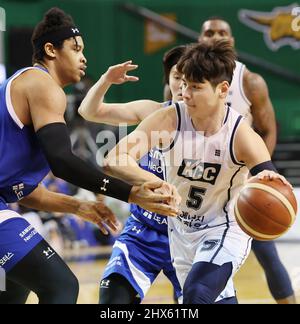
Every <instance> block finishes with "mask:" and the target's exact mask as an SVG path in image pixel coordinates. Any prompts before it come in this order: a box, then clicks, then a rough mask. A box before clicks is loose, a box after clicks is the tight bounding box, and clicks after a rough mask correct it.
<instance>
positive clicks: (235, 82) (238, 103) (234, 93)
mask: <svg viewBox="0 0 300 324" xmlns="http://www.w3.org/2000/svg"><path fill="white" fill-rule="evenodd" d="M245 68H246V67H245V65H244V64H242V63H241V62H238V61H236V68H235V70H234V73H233V79H232V82H231V85H230V88H229V93H228V96H227V104H228V106H229V107H231V108H232V109H234V110H235V111H237V112H238V113H239V114H241V115H242V116H243V117H244V118H245V120H246V121H247V122H248V123H249V125H250V126H251V125H252V123H253V117H252V115H251V102H250V101H249V100H248V99H247V97H246V95H245V92H244V88H243V78H244V72H245Z"/></svg>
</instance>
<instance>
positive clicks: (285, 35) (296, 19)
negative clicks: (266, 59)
mask: <svg viewBox="0 0 300 324" xmlns="http://www.w3.org/2000/svg"><path fill="white" fill-rule="evenodd" d="M239 19H240V21H241V22H242V23H243V24H245V25H247V26H248V27H250V28H252V29H255V30H257V31H260V32H263V34H264V40H265V43H266V44H267V46H268V47H269V48H270V49H271V50H272V51H277V50H278V49H279V48H280V47H282V46H286V45H289V46H291V47H292V48H293V49H300V5H298V4H292V5H290V6H287V7H276V8H274V9H273V10H272V11H271V12H260V11H254V10H247V9H242V10H240V11H239Z"/></svg>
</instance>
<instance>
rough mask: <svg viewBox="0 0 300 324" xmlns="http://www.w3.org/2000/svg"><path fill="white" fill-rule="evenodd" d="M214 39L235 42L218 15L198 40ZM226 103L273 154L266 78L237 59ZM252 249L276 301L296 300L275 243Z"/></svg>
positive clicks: (255, 243) (271, 112)
mask: <svg viewBox="0 0 300 324" xmlns="http://www.w3.org/2000/svg"><path fill="white" fill-rule="evenodd" d="M211 39H227V40H229V41H230V42H231V44H232V46H234V43H235V41H234V37H233V36H232V31H231V27H230V25H229V24H228V22H226V21H225V20H223V19H221V18H218V17H213V18H210V19H209V20H207V21H205V22H204V23H203V25H202V28H201V33H200V36H199V41H210V40H211ZM227 103H228V105H229V106H230V107H232V108H233V109H235V110H236V111H237V112H238V113H240V114H241V115H242V116H244V117H245V119H246V121H247V122H248V123H249V125H252V127H253V128H254V129H255V130H256V131H257V133H258V134H260V135H261V137H262V139H263V140H264V142H265V144H266V146H267V148H268V150H269V153H270V155H271V156H272V154H273V151H274V148H275V145H276V121H275V113H274V109H273V106H272V103H271V100H270V98H269V91H268V87H267V85H266V82H265V80H264V79H263V78H262V77H261V76H260V75H258V74H256V73H252V72H250V71H249V70H248V69H247V68H246V67H245V65H244V64H242V63H241V62H238V61H237V62H236V68H235V71H234V75H233V80H232V83H231V86H230V89H229V94H228V98H227ZM252 250H253V252H254V254H255V256H256V258H257V259H258V261H259V263H260V264H261V266H262V267H263V269H264V271H265V274H266V278H267V282H268V286H269V289H270V291H271V294H272V296H273V298H274V299H275V300H276V301H277V303H279V304H294V303H296V298H295V295H294V292H293V288H292V284H291V280H290V278H289V275H288V273H287V271H286V269H285V268H284V266H283V264H282V263H281V261H280V259H279V256H278V253H277V249H276V246H275V243H274V242H273V241H267V242H261V241H256V240H253V242H252Z"/></svg>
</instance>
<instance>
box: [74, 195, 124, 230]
mask: <svg viewBox="0 0 300 324" xmlns="http://www.w3.org/2000/svg"><path fill="white" fill-rule="evenodd" d="M76 215H78V216H80V217H81V218H82V219H84V220H86V221H88V222H91V223H94V224H96V225H97V226H98V227H99V228H100V230H101V232H102V233H103V234H105V235H106V234H108V231H107V229H106V228H105V226H104V224H106V225H107V226H108V228H109V229H111V230H112V232H116V231H118V228H119V222H118V221H117V219H116V216H115V215H114V213H113V212H112V211H111V210H110V209H109V208H108V207H106V206H105V205H104V203H103V202H102V201H95V202H94V201H82V202H81V203H80V205H79V208H78V211H77V213H76Z"/></svg>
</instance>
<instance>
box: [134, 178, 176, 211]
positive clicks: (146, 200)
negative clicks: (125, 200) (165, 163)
mask: <svg viewBox="0 0 300 324" xmlns="http://www.w3.org/2000/svg"><path fill="white" fill-rule="evenodd" d="M162 186H164V188H163V189H161V192H155V190H156V189H159V188H161V187H162ZM170 186H171V185H170ZM166 192H167V193H166ZM179 200H180V197H179V195H178V193H177V190H176V189H175V187H174V188H173V187H170V188H169V189H168V190H167V189H166V187H165V182H164V181H154V182H146V183H144V184H143V185H141V186H134V187H133V188H132V190H131V193H130V197H129V201H130V202H133V203H135V204H137V205H139V206H140V207H142V208H144V209H146V210H149V211H152V212H154V213H157V214H161V215H165V216H173V217H176V216H177V214H178V207H177V206H176V204H177V202H178V201H179Z"/></svg>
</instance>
